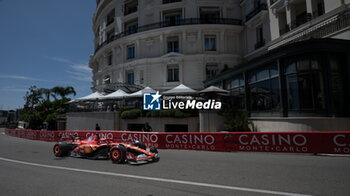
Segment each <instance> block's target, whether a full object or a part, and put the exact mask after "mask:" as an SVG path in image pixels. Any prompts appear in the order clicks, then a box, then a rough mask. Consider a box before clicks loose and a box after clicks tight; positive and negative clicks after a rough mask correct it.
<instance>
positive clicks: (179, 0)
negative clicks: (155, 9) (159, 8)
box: [163, 0, 182, 4]
mask: <svg viewBox="0 0 350 196" xmlns="http://www.w3.org/2000/svg"><path fill="white" fill-rule="evenodd" d="M181 1H182V0H163V4H167V3H176V2H181Z"/></svg>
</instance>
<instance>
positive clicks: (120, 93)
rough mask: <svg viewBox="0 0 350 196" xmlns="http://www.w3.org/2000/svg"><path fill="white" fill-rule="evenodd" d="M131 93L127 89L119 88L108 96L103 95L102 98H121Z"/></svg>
mask: <svg viewBox="0 0 350 196" xmlns="http://www.w3.org/2000/svg"><path fill="white" fill-rule="evenodd" d="M127 95H129V94H128V93H126V92H125V91H123V90H121V89H118V90H117V91H115V92H113V93H111V94H108V95H106V96H103V97H102V98H101V99H120V98H123V97H125V96H127Z"/></svg>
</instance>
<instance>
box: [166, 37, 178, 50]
mask: <svg viewBox="0 0 350 196" xmlns="http://www.w3.org/2000/svg"><path fill="white" fill-rule="evenodd" d="M167 45H168V49H167V52H168V53H169V52H179V37H178V36H173V37H168V39H167Z"/></svg>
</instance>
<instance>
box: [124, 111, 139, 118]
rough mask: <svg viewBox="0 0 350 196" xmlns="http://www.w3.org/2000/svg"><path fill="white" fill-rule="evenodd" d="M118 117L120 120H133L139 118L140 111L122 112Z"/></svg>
mask: <svg viewBox="0 0 350 196" xmlns="http://www.w3.org/2000/svg"><path fill="white" fill-rule="evenodd" d="M120 116H121V118H122V119H135V118H138V117H140V116H141V110H140V109H131V110H126V111H124V112H122V113H121V115H120Z"/></svg>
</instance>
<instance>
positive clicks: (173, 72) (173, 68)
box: [168, 65, 179, 82]
mask: <svg viewBox="0 0 350 196" xmlns="http://www.w3.org/2000/svg"><path fill="white" fill-rule="evenodd" d="M178 81H179V66H178V65H169V66H168V82H178Z"/></svg>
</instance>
